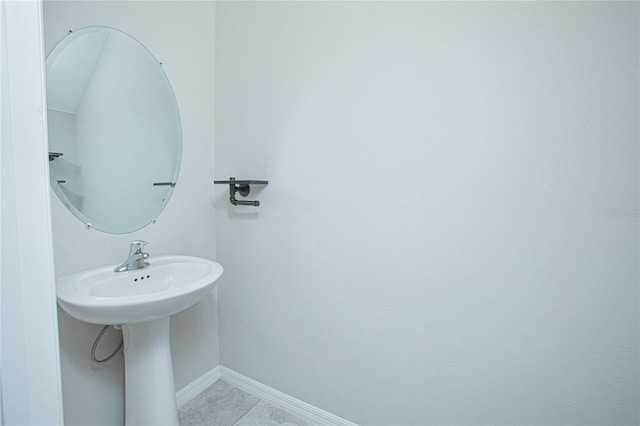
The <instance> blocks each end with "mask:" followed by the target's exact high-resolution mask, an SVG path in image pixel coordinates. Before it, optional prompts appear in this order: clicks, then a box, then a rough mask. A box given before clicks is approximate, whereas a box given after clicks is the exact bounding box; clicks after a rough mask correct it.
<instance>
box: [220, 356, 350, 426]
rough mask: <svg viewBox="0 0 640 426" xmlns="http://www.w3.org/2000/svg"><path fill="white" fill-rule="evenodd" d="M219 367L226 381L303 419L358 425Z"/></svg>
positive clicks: (321, 422) (221, 375)
mask: <svg viewBox="0 0 640 426" xmlns="http://www.w3.org/2000/svg"><path fill="white" fill-rule="evenodd" d="M219 369H220V378H221V379H222V380H224V381H225V382H227V383H229V384H230V385H233V386H235V387H237V388H239V389H241V390H243V391H245V392H247V393H250V394H252V395H254V396H256V397H258V398H260V399H261V400H263V401H264V402H267V403H269V404H271V405H273V406H275V407H277V408H280V409H282V410H284V411H286V412H288V413H291V414H293V415H295V416H296V417H299V418H301V419H302V420H305V421H308V422H310V423H312V424H315V425H336V426H357V425H356V424H355V423H352V422H350V421H348V420H345V419H343V418H341V417H338V416H336V415H335V414H331V413H329V412H327V411H324V410H322V409H320V408H318V407H315V406H313V405H311V404H308V403H306V402H304V401H301V400H299V399H297V398H294V397H292V396H289V395H287V394H285V393H283V392H280V391H279V390H276V389H273V388H271V387H269V386H267V385H264V384H262V383H260V382H257V381H255V380H253V379H251V378H249V377H246V376H243V375H242V374H240V373H238V372H236V371H233V370H231V369H230V368H227V367H224V366H222V365H220V366H219Z"/></svg>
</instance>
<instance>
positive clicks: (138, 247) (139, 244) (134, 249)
mask: <svg viewBox="0 0 640 426" xmlns="http://www.w3.org/2000/svg"><path fill="white" fill-rule="evenodd" d="M147 244H149V242H148V241H142V240H135V241H131V245H130V246H129V252H130V253H142V250H143V249H144V246H146V245H147Z"/></svg>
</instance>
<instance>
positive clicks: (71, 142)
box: [46, 27, 182, 234]
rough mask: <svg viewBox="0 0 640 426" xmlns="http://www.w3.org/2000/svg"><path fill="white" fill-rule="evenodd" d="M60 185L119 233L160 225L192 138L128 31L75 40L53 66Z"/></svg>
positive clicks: (63, 194)
mask: <svg viewBox="0 0 640 426" xmlns="http://www.w3.org/2000/svg"><path fill="white" fill-rule="evenodd" d="M46 73H47V115H48V126H49V151H50V156H49V159H50V162H49V166H50V174H51V186H52V188H53V190H54V192H55V193H56V195H57V196H58V198H59V199H60V200H61V201H62V203H63V204H64V205H65V206H66V207H67V208H68V209H69V210H70V211H71V212H72V213H73V214H74V215H75V216H76V217H77V218H78V219H80V220H81V221H83V222H84V223H86V224H90V225H91V226H92V227H93V228H96V229H99V230H101V231H104V232H109V233H117V234H121V233H128V232H132V231H135V230H138V229H141V228H143V227H144V226H146V225H147V224H149V223H150V222H152V221H153V220H154V219H155V218H156V217H157V215H158V214H160V212H161V211H162V209H163V208H164V207H165V205H166V204H167V202H168V201H169V198H170V196H171V193H172V192H173V187H174V186H175V182H176V180H177V177H178V172H179V166H180V158H181V150H182V131H181V126H180V116H179V112H178V106H177V103H176V100H175V97H174V94H173V91H172V90H171V86H170V84H169V81H168V79H167V77H166V75H165V73H164V71H163V70H162V67H161V65H160V64H159V63H158V62H157V61H156V59H155V58H154V57H153V55H151V53H150V52H149V51H148V50H146V48H145V47H144V46H142V45H141V44H140V43H139V42H137V41H136V40H135V39H133V38H132V37H130V36H128V35H127V34H124V33H122V32H120V31H117V30H114V29H111V28H105V27H91V28H84V29H82V30H79V31H75V32H73V33H70V34H69V35H68V36H67V37H66V38H65V39H64V40H62V41H61V42H60V43H59V44H58V45H57V46H56V47H55V48H54V49H53V50H52V51H51V53H50V54H49V56H48V57H47V60H46Z"/></svg>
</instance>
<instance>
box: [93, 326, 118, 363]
mask: <svg viewBox="0 0 640 426" xmlns="http://www.w3.org/2000/svg"><path fill="white" fill-rule="evenodd" d="M109 327H113V326H112V325H105V326H104V327H103V328H102V330H101V331H100V333H98V337H96V340H95V341H94V342H93V346H92V347H91V361H93V362H95V363H96V364H102V363H104V362H109V361H111V359H112V358H113V357H114V356H116V354H117V353H118V352H119V351H120V349H122V347H123V346H124V337H122V336H120V343H119V344H118V347H117V348H116V349H115V350H114V351H113V352H112V353H111V355H109V356H108V357H106V358H104V359H98V358H96V348H97V347H98V343H100V340H102V336H104V333H106V331H107V330H108V329H109ZM113 328H116V327H113Z"/></svg>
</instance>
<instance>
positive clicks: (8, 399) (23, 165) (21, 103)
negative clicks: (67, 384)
mask: <svg viewBox="0 0 640 426" xmlns="http://www.w3.org/2000/svg"><path fill="white" fill-rule="evenodd" d="M43 51H44V47H43V42H42V24H41V9H40V4H39V3H37V2H5V1H0V77H1V78H0V101H1V104H0V123H1V124H0V129H1V136H0V141H1V142H2V143H1V144H0V164H1V166H0V235H2V239H1V241H0V242H1V243H0V283H1V286H0V293H1V294H2V305H1V306H0V312H1V316H0V318H1V323H2V330H1V333H0V334H1V336H2V339H1V344H0V354H1V364H0V370H1V372H2V374H0V377H1V381H0V399H1V401H0V402H1V404H2V410H0V411H1V417H0V423H2V424H7V425H18V424H25V425H55V424H63V412H62V389H61V384H60V368H59V365H60V356H59V346H58V327H57V323H56V302H55V281H54V274H53V257H52V242H51V239H52V237H51V214H50V201H49V193H48V189H47V184H48V176H47V155H46V146H47V138H46V130H45V129H46V127H45V106H44V105H45V103H44V66H43V62H42V58H43Z"/></svg>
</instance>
